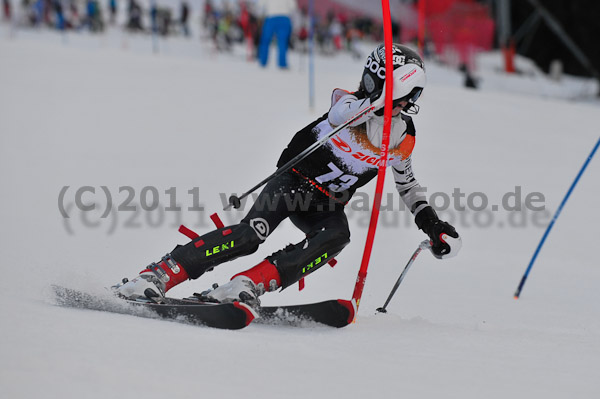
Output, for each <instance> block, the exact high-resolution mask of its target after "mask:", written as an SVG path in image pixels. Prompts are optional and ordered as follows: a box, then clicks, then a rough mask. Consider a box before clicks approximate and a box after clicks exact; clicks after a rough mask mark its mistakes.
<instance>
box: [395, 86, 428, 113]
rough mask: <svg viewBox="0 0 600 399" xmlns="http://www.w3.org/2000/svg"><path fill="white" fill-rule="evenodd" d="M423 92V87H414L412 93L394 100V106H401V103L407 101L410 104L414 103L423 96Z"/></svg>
mask: <svg viewBox="0 0 600 399" xmlns="http://www.w3.org/2000/svg"><path fill="white" fill-rule="evenodd" d="M422 93H423V88H422V87H415V88H414V89H412V91H411V92H410V93H408V94H407V95H405V96H404V97H401V98H398V99H397V100H394V102H393V103H392V104H393V106H394V108H396V107H400V106H401V105H402V104H401V103H402V102H407V103H408V104H409V105H410V104H414V103H415V102H417V100H418V99H419V97H421V94H422Z"/></svg>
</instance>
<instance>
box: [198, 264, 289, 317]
mask: <svg viewBox="0 0 600 399" xmlns="http://www.w3.org/2000/svg"><path fill="white" fill-rule="evenodd" d="M280 286H281V278H280V276H279V272H278V271H277V268H276V267H275V265H273V264H272V263H271V262H269V261H268V260H267V259H265V260H263V261H262V262H261V263H259V264H258V265H256V266H254V267H253V268H252V269H250V270H246V271H245V272H242V273H239V274H236V275H235V276H233V277H232V278H231V281H229V282H228V283H226V284H223V285H221V286H219V285H217V284H215V285H214V286H213V289H212V290H207V291H204V292H202V293H201V294H200V295H199V296H200V299H201V300H203V301H206V302H217V303H227V302H244V303H246V304H248V305H250V306H252V307H259V306H260V299H259V298H258V297H259V296H261V295H263V294H264V293H265V292H272V291H275V290H277V289H278V288H279V287H280Z"/></svg>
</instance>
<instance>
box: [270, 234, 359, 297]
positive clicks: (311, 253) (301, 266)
mask: <svg viewBox="0 0 600 399" xmlns="http://www.w3.org/2000/svg"><path fill="white" fill-rule="evenodd" d="M349 242H350V233H349V232H348V231H347V230H339V229H331V230H321V231H317V232H315V233H312V234H310V235H309V236H308V237H307V238H306V239H304V240H302V241H301V242H299V243H298V244H294V245H288V246H287V247H286V248H284V249H283V250H281V251H277V252H275V253H274V254H273V255H271V256H269V257H268V258H267V259H269V261H270V262H271V263H272V264H274V265H275V266H276V267H277V270H278V271H279V275H280V276H281V287H282V288H287V287H289V286H290V285H292V284H294V283H295V282H297V281H299V280H300V279H301V278H303V277H306V276H307V275H309V274H310V273H312V272H314V271H315V270H317V269H318V268H320V267H321V266H323V265H325V264H326V263H327V262H329V261H330V260H331V259H333V257H334V256H336V255H337V254H339V253H340V252H341V251H342V249H344V247H345V246H346V245H348V243H349Z"/></svg>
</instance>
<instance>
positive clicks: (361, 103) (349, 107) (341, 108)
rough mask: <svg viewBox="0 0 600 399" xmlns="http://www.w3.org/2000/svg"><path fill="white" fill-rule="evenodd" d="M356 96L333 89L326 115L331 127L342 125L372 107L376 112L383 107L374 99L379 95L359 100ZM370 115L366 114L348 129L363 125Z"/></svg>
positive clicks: (355, 94)
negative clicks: (373, 106)
mask: <svg viewBox="0 0 600 399" xmlns="http://www.w3.org/2000/svg"><path fill="white" fill-rule="evenodd" d="M357 94H358V93H348V92H345V91H343V90H341V89H335V90H334V91H333V94H332V96H331V108H330V109H329V114H328V120H329V123H330V124H331V125H332V126H339V125H342V124H344V123H345V122H346V121H348V120H349V119H351V118H353V117H354V116H355V115H356V114H358V113H359V112H362V111H364V110H366V109H367V108H369V107H371V106H372V105H375V108H374V109H373V111H376V110H377V109H379V108H381V106H382V105H383V103H381V102H380V101H378V100H377V99H376V98H375V97H379V95H376V96H371V98H359V96H358V95H357ZM380 103H381V104H380ZM372 115H373V114H372V113H366V114H365V115H363V116H362V117H360V118H359V119H357V120H355V121H354V122H352V123H351V124H350V127H352V126H358V125H360V124H362V123H365V122H366V121H367V120H368V119H369V118H371V116H372Z"/></svg>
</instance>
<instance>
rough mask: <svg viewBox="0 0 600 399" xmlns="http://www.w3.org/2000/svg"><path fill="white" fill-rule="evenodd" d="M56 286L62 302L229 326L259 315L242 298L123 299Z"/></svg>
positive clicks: (244, 323)
mask: <svg viewBox="0 0 600 399" xmlns="http://www.w3.org/2000/svg"><path fill="white" fill-rule="evenodd" d="M52 288H53V290H54V293H55V295H56V302H57V304H58V305H60V306H66V307H73V308H80V309H91V310H100V311H104V312H111V313H120V314H129V315H133V316H138V317H146V318H160V319H165V320H171V321H179V322H182V323H188V324H194V325H203V326H207V327H214V328H222V329H228V330H239V329H241V328H244V327H246V326H247V325H248V324H250V323H251V322H252V320H254V319H255V318H256V317H257V316H258V315H257V313H256V311H255V310H254V309H252V308H251V307H250V306H248V305H246V304H245V303H241V302H233V303H223V304H214V303H204V302H198V301H195V300H184V299H174V298H166V299H165V301H164V303H153V302H142V301H133V300H127V299H122V298H118V297H116V296H114V295H112V293H109V292H107V293H106V295H92V294H89V293H86V292H83V291H78V290H75V289H72V288H66V287H61V286H57V285H54V286H52Z"/></svg>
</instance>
